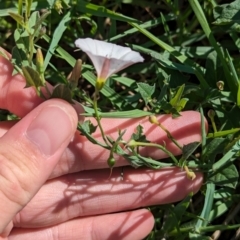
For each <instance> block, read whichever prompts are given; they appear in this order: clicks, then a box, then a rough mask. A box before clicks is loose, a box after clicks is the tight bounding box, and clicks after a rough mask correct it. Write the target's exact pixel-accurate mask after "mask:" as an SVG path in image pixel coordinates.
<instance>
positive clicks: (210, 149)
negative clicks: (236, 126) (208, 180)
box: [201, 138, 227, 163]
mask: <svg viewBox="0 0 240 240" xmlns="http://www.w3.org/2000/svg"><path fill="white" fill-rule="evenodd" d="M226 140H227V139H225V138H214V139H213V140H211V141H210V140H209V139H208V140H207V143H206V146H205V149H204V154H203V156H202V158H201V160H202V161H203V162H210V163H213V162H214V161H215V157H216V155H217V154H219V153H222V152H223V151H224V148H225V145H226V142H227V141H226Z"/></svg>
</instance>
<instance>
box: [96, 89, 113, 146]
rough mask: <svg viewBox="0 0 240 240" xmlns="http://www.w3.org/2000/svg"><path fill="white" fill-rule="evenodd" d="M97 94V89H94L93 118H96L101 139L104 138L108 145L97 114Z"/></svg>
mask: <svg viewBox="0 0 240 240" xmlns="http://www.w3.org/2000/svg"><path fill="white" fill-rule="evenodd" d="M98 94H99V91H98V90H97V89H95V93H94V97H93V109H94V112H95V118H96V120H97V124H98V127H99V129H100V132H101V135H102V139H103V140H104V142H105V143H106V145H107V146H109V143H108V141H107V139H106V137H105V134H104V131H103V128H102V125H101V121H100V116H99V114H98V105H97V96H98Z"/></svg>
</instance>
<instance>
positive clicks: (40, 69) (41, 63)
mask: <svg viewBox="0 0 240 240" xmlns="http://www.w3.org/2000/svg"><path fill="white" fill-rule="evenodd" d="M36 65H37V71H38V72H39V73H40V74H43V72H44V60H43V54H42V50H41V49H40V48H38V49H37V53H36Z"/></svg>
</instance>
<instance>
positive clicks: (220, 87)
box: [216, 81, 224, 91]
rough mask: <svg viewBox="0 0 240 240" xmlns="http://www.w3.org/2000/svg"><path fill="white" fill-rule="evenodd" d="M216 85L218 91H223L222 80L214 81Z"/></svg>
mask: <svg viewBox="0 0 240 240" xmlns="http://www.w3.org/2000/svg"><path fill="white" fill-rule="evenodd" d="M216 85H217V87H218V89H219V90H220V91H223V89H224V82H223V81H218V82H217V83H216Z"/></svg>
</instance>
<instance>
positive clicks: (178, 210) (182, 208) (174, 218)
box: [161, 193, 193, 234]
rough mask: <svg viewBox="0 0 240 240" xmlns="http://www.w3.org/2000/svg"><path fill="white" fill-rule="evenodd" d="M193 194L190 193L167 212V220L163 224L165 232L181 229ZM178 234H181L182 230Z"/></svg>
mask: <svg viewBox="0 0 240 240" xmlns="http://www.w3.org/2000/svg"><path fill="white" fill-rule="evenodd" d="M192 196H193V193H190V194H189V195H188V196H187V197H186V198H185V199H183V200H182V201H181V202H180V203H178V204H177V205H176V206H175V207H174V208H170V209H169V211H168V214H167V218H166V221H165V223H164V225H163V228H162V229H161V231H163V232H164V233H165V234H166V233H168V232H170V231H172V230H176V231H179V228H180V226H179V225H180V223H181V219H182V218H183V216H184V213H185V212H186V210H187V208H188V206H189V204H190V201H191V198H192ZM178 234H181V233H180V231H179V232H178Z"/></svg>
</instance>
